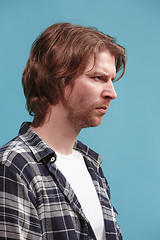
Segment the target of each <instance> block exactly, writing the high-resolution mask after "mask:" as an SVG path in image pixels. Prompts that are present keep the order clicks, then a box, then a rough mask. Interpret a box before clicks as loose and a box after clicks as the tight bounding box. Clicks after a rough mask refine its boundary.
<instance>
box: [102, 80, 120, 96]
mask: <svg viewBox="0 0 160 240" xmlns="http://www.w3.org/2000/svg"><path fill="white" fill-rule="evenodd" d="M102 97H103V98H104V99H106V98H108V97H109V98H111V99H116V98H117V93H116V90H115V88H114V86H113V82H112V81H111V80H110V81H109V82H107V83H106V85H105V87H104V89H103V92H102Z"/></svg>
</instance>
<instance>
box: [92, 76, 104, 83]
mask: <svg viewBox="0 0 160 240" xmlns="http://www.w3.org/2000/svg"><path fill="white" fill-rule="evenodd" d="M92 78H93V79H94V80H97V81H102V82H105V81H106V80H105V78H104V77H102V76H93V77H92Z"/></svg>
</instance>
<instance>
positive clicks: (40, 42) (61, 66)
mask: <svg viewBox="0 0 160 240" xmlns="http://www.w3.org/2000/svg"><path fill="white" fill-rule="evenodd" d="M100 50H108V51H109V52H110V53H111V54H112V55H113V56H115V59H116V72H118V71H120V70H121V69H122V73H121V75H120V77H119V78H118V79H120V78H121V77H122V76H123V74H124V72H125V66H126V55H125V49H124V48H123V47H122V46H120V45H119V44H117V43H116V42H115V39H114V38H112V37H110V36H109V35H107V34H104V33H102V32H99V31H98V30H97V29H96V28H91V27H83V26H79V25H72V24H70V23H57V24H53V25H51V26H50V27H49V28H47V29H46V30H45V31H44V32H43V33H42V34H41V35H40V36H39V37H38V38H37V39H36V40H35V42H34V43H33V44H32V47H31V51H30V56H29V59H28V62H27V64H26V67H25V69H24V72H23V75H22V85H23V89H24V94H25V97H26V106H27V110H28V111H29V114H30V115H31V116H34V120H33V123H32V125H33V126H34V127H38V126H40V125H41V124H43V122H44V120H45V117H46V114H47V113H48V112H49V110H50V106H51V105H55V104H57V103H58V102H59V101H60V100H62V99H63V90H64V88H65V86H66V85H67V84H74V79H75V76H77V74H81V73H82V72H83V70H84V68H85V66H86V64H87V63H88V59H89V58H90V56H91V55H94V56H95V57H96V54H97V52H99V51H100Z"/></svg>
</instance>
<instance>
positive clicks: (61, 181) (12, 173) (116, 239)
mask: <svg viewBox="0 0 160 240" xmlns="http://www.w3.org/2000/svg"><path fill="white" fill-rule="evenodd" d="M125 64H126V58H125V49H124V48H123V47H122V46H120V45H119V44H117V43H116V42H115V39H114V38H112V37H110V36H109V35H107V34H104V33H102V32H99V31H98V30H97V29H95V28H87V27H83V26H78V25H72V24H70V23H57V24H53V25H52V26H50V27H49V28H47V29H46V30H45V31H44V32H43V33H42V34H41V35H40V36H39V37H38V38H37V39H36V41H35V42H34V43H33V45H32V48H31V52H30V56H29V59H28V62H27V65H26V67H25V70H24V72H23V75H22V85H23V89H24V94H25V97H26V105H27V109H28V111H29V113H30V115H32V116H33V121H32V123H29V122H25V123H23V124H22V126H21V128H20V131H19V134H18V136H17V137H15V138H14V139H13V140H11V141H10V142H9V143H7V144H6V145H4V146H3V147H1V148H0V239H2V240H4V239H10V240H11V239H21V240H22V239H27V240H31V239H32V240H39V239H43V240H55V239H56V240H84V239H86V240H87V239H88V240H89V239H90V240H91V239H94V240H96V239H97V240H105V239H106V240H109V239H110V240H120V239H122V234H121V230H120V228H119V226H118V224H117V222H116V215H117V212H116V210H115V209H114V207H113V206H112V204H111V202H110V190H109V186H108V183H107V180H106V179H105V177H104V175H103V172H102V169H101V166H100V164H101V157H100V156H99V155H98V154H97V153H96V152H94V151H93V150H92V149H90V148H89V147H87V146H86V145H84V144H83V143H81V142H80V141H78V140H77V137H78V135H79V133H80V131H81V129H82V128H87V127H96V126H98V125H99V124H100V123H101V122H102V119H103V116H104V115H105V114H106V113H107V110H108V108H109V107H110V103H111V100H113V99H115V98H116V97H117V94H116V91H115V89H114V86H113V81H114V80H115V79H116V74H117V72H119V71H120V70H121V69H122V73H121V76H120V77H119V78H121V77H122V76H123V74H124V72H125ZM13 233H14V234H13Z"/></svg>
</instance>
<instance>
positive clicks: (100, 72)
mask: <svg viewBox="0 0 160 240" xmlns="http://www.w3.org/2000/svg"><path fill="white" fill-rule="evenodd" d="M87 75H97V76H104V77H109V76H110V74H108V73H106V72H103V71H94V72H91V71H89V72H88V73H87ZM115 79H116V74H114V75H113V76H112V80H115Z"/></svg>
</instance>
